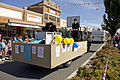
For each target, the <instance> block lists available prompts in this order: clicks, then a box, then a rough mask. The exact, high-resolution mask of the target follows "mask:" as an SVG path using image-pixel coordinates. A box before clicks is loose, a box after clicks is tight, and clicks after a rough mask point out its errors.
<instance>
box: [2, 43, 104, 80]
mask: <svg viewBox="0 0 120 80" xmlns="http://www.w3.org/2000/svg"><path fill="white" fill-rule="evenodd" d="M102 44H103V43H101V44H97V43H94V44H92V46H91V48H90V52H88V53H86V54H84V55H82V56H80V57H78V58H77V59H75V60H74V61H73V62H72V64H71V66H70V67H69V68H62V69H60V68H55V69H52V70H50V69H46V68H42V67H39V66H34V65H30V64H25V63H21V62H16V61H13V62H9V61H8V62H5V63H2V62H0V80H38V79H39V80H65V79H66V78H67V77H68V76H69V75H70V74H72V73H73V72H74V71H75V70H76V69H78V68H79V67H80V66H81V65H82V64H83V63H84V62H85V61H86V60H87V59H88V58H89V57H90V56H91V55H92V54H93V53H94V52H95V51H96V50H98V49H99V48H100V47H101V46H102Z"/></svg>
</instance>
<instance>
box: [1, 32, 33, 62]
mask: <svg viewBox="0 0 120 80" xmlns="http://www.w3.org/2000/svg"><path fill="white" fill-rule="evenodd" d="M31 40H34V38H33V36H32V35H26V36H25V37H22V36H18V34H16V35H15V36H14V37H11V38H4V37H2V35H1V34H0V57H1V60H2V61H5V60H12V55H11V52H12V43H15V42H21V43H22V42H28V41H31Z"/></svg>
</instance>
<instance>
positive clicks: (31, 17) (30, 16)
mask: <svg viewBox="0 0 120 80" xmlns="http://www.w3.org/2000/svg"><path fill="white" fill-rule="evenodd" d="M27 20H28V21H33V22H39V23H42V18H41V17H39V16H35V15H31V14H27Z"/></svg>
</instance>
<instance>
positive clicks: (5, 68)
mask: <svg viewBox="0 0 120 80" xmlns="http://www.w3.org/2000/svg"><path fill="white" fill-rule="evenodd" d="M57 70H58V68H54V69H46V68H42V67H39V66H35V65H30V64H25V63H21V62H16V61H14V62H5V63H4V64H0V71H2V72H5V73H8V74H10V75H12V76H15V77H20V78H31V79H40V78H43V77H44V76H46V75H49V74H51V73H52V72H55V71H57Z"/></svg>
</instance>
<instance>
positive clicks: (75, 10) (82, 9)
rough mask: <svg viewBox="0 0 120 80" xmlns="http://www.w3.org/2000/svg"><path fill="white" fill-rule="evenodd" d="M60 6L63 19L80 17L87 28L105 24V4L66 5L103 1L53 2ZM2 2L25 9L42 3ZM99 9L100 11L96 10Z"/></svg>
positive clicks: (70, 0)
mask: <svg viewBox="0 0 120 80" xmlns="http://www.w3.org/2000/svg"><path fill="white" fill-rule="evenodd" d="M51 1H53V2H55V3H57V4H58V5H61V11H62V13H61V18H62V19H65V20H66V19H67V17H68V16H80V25H85V26H87V27H93V28H101V24H102V23H103V14H104V13H105V8H104V5H103V4H99V5H98V4H97V5H80V6H71V5H66V6H64V4H80V3H88V2H89V3H94V2H103V0H51ZM0 2H2V3H5V4H8V5H11V6H15V7H19V8H23V7H28V6H30V5H33V4H36V3H39V2H41V0H0ZM96 9H98V10H96Z"/></svg>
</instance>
